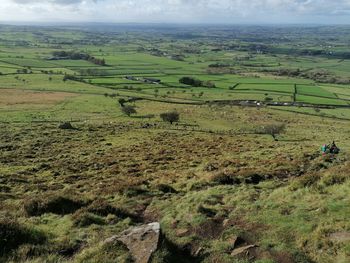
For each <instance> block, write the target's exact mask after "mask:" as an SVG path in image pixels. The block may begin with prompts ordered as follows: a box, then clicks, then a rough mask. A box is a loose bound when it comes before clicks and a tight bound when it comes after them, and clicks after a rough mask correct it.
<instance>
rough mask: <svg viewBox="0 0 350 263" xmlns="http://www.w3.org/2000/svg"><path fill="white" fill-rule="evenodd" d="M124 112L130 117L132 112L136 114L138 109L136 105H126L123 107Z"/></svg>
mask: <svg viewBox="0 0 350 263" xmlns="http://www.w3.org/2000/svg"><path fill="white" fill-rule="evenodd" d="M122 112H123V113H124V114H126V115H128V116H129V117H130V115H131V114H136V113H137V111H136V109H135V107H134V106H130V105H125V106H123V107H122Z"/></svg>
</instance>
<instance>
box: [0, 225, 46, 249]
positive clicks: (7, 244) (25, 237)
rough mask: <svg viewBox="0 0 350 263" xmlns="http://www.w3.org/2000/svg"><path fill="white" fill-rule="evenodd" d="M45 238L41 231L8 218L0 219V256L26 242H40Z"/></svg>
mask: <svg viewBox="0 0 350 263" xmlns="http://www.w3.org/2000/svg"><path fill="white" fill-rule="evenodd" d="M45 240H46V237H45V235H44V234H43V233H41V232H38V231H36V230H34V229H30V228H28V227H24V226H21V225H19V223H18V222H16V221H13V220H9V219H4V218H1V219H0V256H2V255H5V254H6V253H8V252H9V251H11V250H13V249H16V248H17V247H18V246H20V245H22V244H26V243H30V244H41V243H43V242H44V241H45Z"/></svg>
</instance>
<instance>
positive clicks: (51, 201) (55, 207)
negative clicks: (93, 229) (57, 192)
mask: <svg viewBox="0 0 350 263" xmlns="http://www.w3.org/2000/svg"><path fill="white" fill-rule="evenodd" d="M85 205H86V203H85V202H83V201H82V200H77V199H71V198H68V197H63V196H48V197H42V198H33V199H30V200H27V201H25V203H24V210H25V212H26V214H27V215H28V216H40V215H42V214H45V213H53V214H58V215H65V214H71V213H74V212H75V211H76V210H78V209H80V208H81V207H83V206H85Z"/></svg>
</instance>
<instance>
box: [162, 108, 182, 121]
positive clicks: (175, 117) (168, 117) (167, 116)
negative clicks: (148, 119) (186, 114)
mask: <svg viewBox="0 0 350 263" xmlns="http://www.w3.org/2000/svg"><path fill="white" fill-rule="evenodd" d="M160 118H161V119H162V120H163V121H165V122H170V124H173V123H174V122H178V121H179V120H180V114H179V113H178V112H177V111H171V112H165V113H162V114H160Z"/></svg>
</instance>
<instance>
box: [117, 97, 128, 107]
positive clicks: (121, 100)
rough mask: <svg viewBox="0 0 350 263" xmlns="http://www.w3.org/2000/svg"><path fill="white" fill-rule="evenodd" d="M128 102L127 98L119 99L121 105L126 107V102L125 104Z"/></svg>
mask: <svg viewBox="0 0 350 263" xmlns="http://www.w3.org/2000/svg"><path fill="white" fill-rule="evenodd" d="M126 102H127V101H126V99H123V98H120V99H119V100H118V103H119V104H120V106H121V107H124V104H125V103H126Z"/></svg>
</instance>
